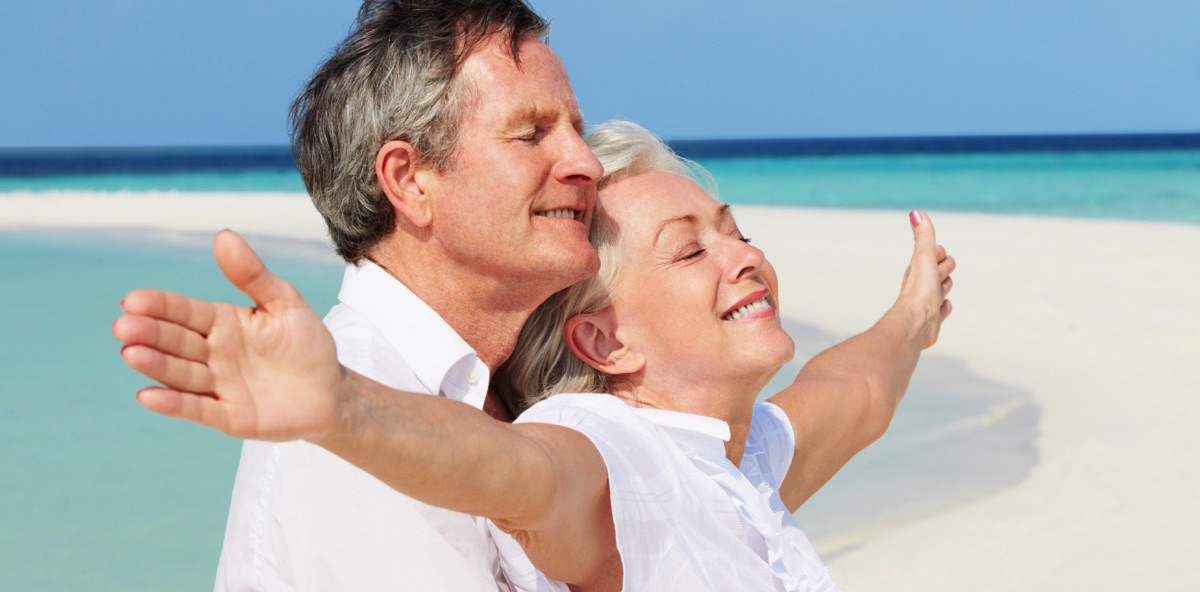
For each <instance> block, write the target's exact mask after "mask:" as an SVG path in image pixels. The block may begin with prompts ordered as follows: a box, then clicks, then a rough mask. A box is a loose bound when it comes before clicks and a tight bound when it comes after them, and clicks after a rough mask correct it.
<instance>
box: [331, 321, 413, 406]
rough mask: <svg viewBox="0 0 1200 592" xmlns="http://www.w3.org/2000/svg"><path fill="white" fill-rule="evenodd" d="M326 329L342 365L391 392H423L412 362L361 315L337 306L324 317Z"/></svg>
mask: <svg viewBox="0 0 1200 592" xmlns="http://www.w3.org/2000/svg"><path fill="white" fill-rule="evenodd" d="M325 326H326V327H327V328H328V329H329V332H330V333H331V334H332V335H333V341H334V343H335V344H336V345H337V356H338V361H339V362H341V363H342V365H344V366H346V367H347V368H349V369H351V370H353V371H355V372H358V373H359V374H362V375H363V376H366V377H367V378H370V379H371V380H374V381H377V382H379V383H381V384H384V385H387V386H389V387H392V388H396V389H401V390H406V391H415V392H426V389H425V387H424V385H422V384H421V381H420V380H418V379H417V376H416V373H415V372H414V371H413V368H412V364H411V362H410V361H409V360H407V359H405V357H404V356H403V355H402V354H401V353H400V352H399V351H397V350H396V348H395V347H394V346H393V345H392V343H391V341H390V340H389V339H388V338H387V336H386V335H384V333H383V331H381V330H380V329H379V327H377V326H376V325H375V324H374V323H372V322H371V319H369V318H367V317H366V316H365V315H363V314H362V313H359V312H358V311H356V310H354V309H352V308H350V307H349V306H346V305H345V304H338V305H337V306H334V307H333V308H332V309H330V311H329V314H327V315H325Z"/></svg>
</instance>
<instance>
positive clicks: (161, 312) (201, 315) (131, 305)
mask: <svg viewBox="0 0 1200 592" xmlns="http://www.w3.org/2000/svg"><path fill="white" fill-rule="evenodd" d="M121 310H123V311H125V312H126V313H129V314H132V315H138V316H143V317H151V318H155V319H161V320H163V321H166V322H168V323H174V324H176V325H182V326H184V327H187V328H188V329H191V330H192V331H195V332H197V333H199V334H201V335H208V332H209V331H211V330H212V325H213V319H215V318H216V316H217V315H216V305H214V304H213V303H211V302H204V301H203V300H195V299H193V298H188V297H187V296H184V295H182V294H175V293H174V292H164V291H162V290H155V289H152V288H143V289H141V290H134V291H132V292H130V293H129V294H126V295H125V299H124V300H121Z"/></svg>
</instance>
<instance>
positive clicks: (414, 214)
mask: <svg viewBox="0 0 1200 592" xmlns="http://www.w3.org/2000/svg"><path fill="white" fill-rule="evenodd" d="M421 172H422V167H421V166H420V165H419V164H417V149H416V148H415V147H413V145H412V144H409V143H408V142H403V141H400V140H392V141H390V142H387V143H385V144H384V145H383V146H382V147H380V148H379V152H377V153H375V178H376V179H378V181H379V188H380V189H382V190H383V194H384V195H386V196H387V198H388V201H389V202H391V204H392V207H393V208H394V209H395V210H396V215H397V216H398V217H403V218H405V219H407V220H408V221H409V222H411V223H412V224H413V225H414V226H416V227H418V228H426V227H428V226H429V223H430V222H432V221H433V213H432V210H431V209H430V204H429V196H428V194H427V193H426V192H425V189H426V188H425V187H424V185H423V183H422V182H421V181H422V178H423V175H421V174H420V173H421Z"/></svg>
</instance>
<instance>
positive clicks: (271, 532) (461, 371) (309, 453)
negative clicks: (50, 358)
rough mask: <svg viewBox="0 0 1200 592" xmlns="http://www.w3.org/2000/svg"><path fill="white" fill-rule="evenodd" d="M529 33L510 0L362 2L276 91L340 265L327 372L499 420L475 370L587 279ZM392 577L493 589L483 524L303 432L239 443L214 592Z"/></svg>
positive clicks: (533, 23) (550, 93)
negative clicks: (288, 110) (293, 79)
mask: <svg viewBox="0 0 1200 592" xmlns="http://www.w3.org/2000/svg"><path fill="white" fill-rule="evenodd" d="M546 32H547V25H546V23H545V22H544V21H543V20H542V19H541V18H540V17H539V16H538V15H537V14H535V13H534V12H533V11H532V10H531V9H530V8H529V7H528V6H527V5H526V4H525V3H524V2H522V1H520V0H491V1H463V0H459V1H453V0H450V1H446V0H404V1H375V0H367V1H366V2H365V3H364V4H363V6H362V8H361V10H360V12H359V16H358V20H357V23H356V24H355V26H354V28H353V30H352V31H351V32H350V33H349V35H348V37H347V38H346V39H345V40H344V41H343V42H342V43H341V44H340V45H339V46H338V47H337V49H336V51H335V53H334V54H333V56H332V57H331V58H329V60H328V61H327V62H325V64H324V65H322V66H321V67H320V69H319V70H318V71H317V72H316V73H315V75H314V76H313V78H312V80H311V81H310V82H309V83H308V85H307V86H306V87H305V88H304V89H303V91H302V92H301V94H300V95H299V97H298V98H297V99H296V102H295V103H294V105H293V109H292V125H293V148H294V152H295V155H296V159H297V162H298V165H299V167H300V172H301V174H302V175H303V177H304V181H305V184H306V186H307V188H308V191H309V193H310V194H311V195H312V199H313V202H314V204H315V205H316V207H317V209H318V210H320V212H321V214H322V216H324V218H325V220H326V223H327V225H328V229H329V234H330V236H331V237H332V239H333V243H334V245H335V247H336V249H337V252H338V253H339V254H340V255H341V256H342V257H343V258H345V259H346V261H347V262H348V265H347V267H346V272H345V278H344V281H343V284H342V289H341V292H340V294H339V300H340V303H339V304H338V305H337V306H335V307H334V308H333V310H331V311H330V312H329V314H328V316H327V317H326V319H325V322H326V325H327V326H328V327H329V329H330V330H331V331H332V333H333V335H334V336H335V340H336V342H337V354H338V358H339V359H340V360H341V362H342V363H343V364H345V365H346V366H347V367H349V368H352V369H353V370H355V371H357V372H359V373H361V374H363V375H365V376H369V377H371V378H373V379H375V380H378V381H380V382H382V383H384V384H387V385H389V386H393V387H396V388H401V389H406V390H411V391H419V392H427V393H429V394H430V395H437V396H442V397H447V398H450V399H456V400H460V401H463V402H465V403H468V404H470V405H473V406H475V407H477V408H480V409H485V410H487V411H488V412H490V413H492V414H494V415H495V414H501V415H502V414H503V408H502V407H501V406H499V405H493V404H491V403H490V402H489V401H488V399H487V396H486V395H487V391H488V377H489V374H490V371H491V370H493V369H495V368H496V366H497V365H498V364H500V363H501V362H503V361H504V360H505V359H506V358H507V357H508V355H509V352H510V351H511V349H512V347H513V344H514V342H515V340H516V337H517V334H518V332H519V331H520V329H521V325H522V324H523V323H524V322H525V319H526V317H527V316H528V315H529V313H530V312H531V311H532V310H533V309H534V308H535V307H537V305H538V304H540V303H541V302H542V301H543V300H545V299H546V298H547V297H549V296H550V295H551V294H553V293H554V292H556V291H558V290H561V289H562V288H565V287H567V286H569V285H570V284H572V283H574V282H576V281H578V280H581V279H583V278H586V277H588V276H589V275H591V274H594V273H595V271H596V268H597V266H598V260H597V258H596V254H595V252H594V250H593V249H592V248H591V246H590V245H589V244H588V240H587V226H586V224H587V222H588V216H589V215H590V213H591V208H592V205H593V200H594V183H595V182H596V180H597V179H599V177H600V174H601V168H600V164H599V162H598V161H597V160H596V158H595V157H594V156H593V155H592V153H591V152H590V151H589V150H588V149H587V146H586V145H585V144H584V142H583V140H582V139H581V137H580V133H581V131H582V129H583V119H582V117H581V115H580V113H579V109H578V107H577V105H576V102H575V96H574V95H573V93H572V90H571V86H570V84H569V83H568V81H567V75H566V72H565V71H564V70H563V67H562V64H561V63H560V62H559V60H558V59H557V58H556V57H555V55H554V54H553V53H552V52H551V51H550V49H549V48H548V47H547V46H546V45H545V37H546ZM417 338H419V339H417ZM498 581H499V583H497V582H498ZM398 587H399V588H401V589H408V590H497V589H498V588H499V589H503V588H504V587H505V584H504V579H503V577H502V576H501V573H500V568H499V560H498V557H497V551H496V548H495V545H494V543H493V542H492V539H491V536H490V535H489V533H488V528H487V526H486V524H485V521H484V520H482V519H479V518H476V517H473V516H468V515H465V514H459V513H455V512H449V511H446V510H442V509H439V508H434V507H431V506H427V505H425V504H422V503H419V502H416V501H414V500H412V499H409V498H406V497H404V496H403V495H400V494H398V493H396V492H395V491H393V490H392V489H390V488H388V487H387V486H386V485H384V484H382V483H380V482H379V481H378V480H376V479H375V478H373V477H371V476H370V475H368V474H367V473H365V472H362V471H360V470H359V469H357V468H355V467H353V466H351V465H350V464H348V463H346V462H344V461H342V460H341V459H339V458H337V457H335V456H333V455H332V454H330V453H328V452H326V451H324V450H323V449H320V448H317V447H315V446H312V445H309V444H305V443H287V444H274V443H265V442H247V443H246V444H245V447H244V448H243V451H242V458H241V464H240V466H239V468H238V474H237V479H236V481H235V484H234V490H233V499H232V503H231V507H230V512H229V521H228V524H227V526H226V533H225V543H224V548H223V549H222V552H221V559H220V565H219V567H218V570H217V585H216V588H217V589H218V590H292V589H301V590H383V589H397V588H398Z"/></svg>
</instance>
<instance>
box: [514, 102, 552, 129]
mask: <svg viewBox="0 0 1200 592" xmlns="http://www.w3.org/2000/svg"><path fill="white" fill-rule="evenodd" d="M545 118H546V115H545V112H543V111H542V110H541V109H539V108H538V106H537V105H535V104H533V103H529V104H528V105H525V107H524V108H522V109H516V110H514V111H513V112H512V113H511V114H510V115H509V116H508V121H507V122H506V124H507V126H508V127H518V126H522V125H525V124H527V123H540V122H541V120H542V119H545Z"/></svg>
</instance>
